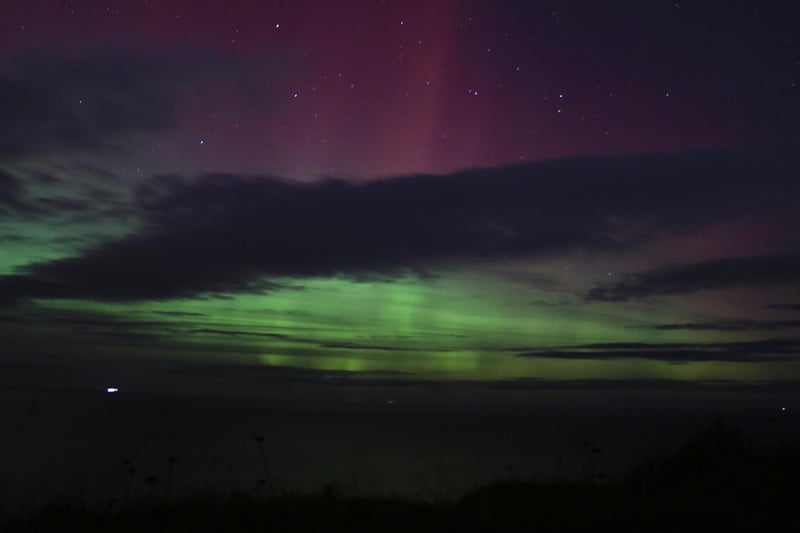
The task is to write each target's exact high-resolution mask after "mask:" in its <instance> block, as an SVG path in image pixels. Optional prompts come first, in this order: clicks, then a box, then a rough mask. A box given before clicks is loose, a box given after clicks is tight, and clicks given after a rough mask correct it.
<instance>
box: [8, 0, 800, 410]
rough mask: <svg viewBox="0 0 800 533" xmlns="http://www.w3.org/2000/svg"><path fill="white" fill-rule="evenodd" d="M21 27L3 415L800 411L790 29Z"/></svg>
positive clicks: (705, 23)
mask: <svg viewBox="0 0 800 533" xmlns="http://www.w3.org/2000/svg"><path fill="white" fill-rule="evenodd" d="M2 12H3V14H2V16H1V17H0V51H2V52H1V53H0V117H2V120H0V337H1V338H2V349H1V350H0V367H2V368H3V372H2V373H0V386H2V388H3V390H4V391H5V392H6V394H11V392H10V391H17V392H18V393H20V394H22V393H25V394H28V393H30V392H32V391H46V393H47V394H60V393H61V392H64V391H71V392H76V393H77V392H81V391H83V392H86V393H89V392H90V391H99V392H100V393H102V394H105V390H106V387H107V386H118V387H120V389H121V390H120V396H122V395H123V394H126V393H130V394H135V393H137V392H140V393H145V392H147V393H165V392H167V391H169V392H171V393H176V394H181V393H185V394H188V393H192V394H196V395H199V396H204V395H210V394H212V393H213V394H215V395H223V396H237V395H239V394H245V393H247V394H252V395H259V394H261V395H268V396H269V395H270V394H272V396H271V397H273V399H276V401H278V400H280V401H283V402H287V401H288V402H291V401H294V400H296V399H297V398H299V397H300V396H301V395H300V394H299V393H296V392H293V391H298V390H300V387H302V386H308V385H309V384H312V385H313V387H321V388H323V389H324V387H325V386H328V385H330V387H335V386H339V385H341V384H342V383H345V384H347V386H350V384H353V383H360V384H363V386H364V387H377V389H378V390H380V391H386V390H389V391H393V392H389V393H384V392H379V393H376V397H379V398H381V401H384V400H386V399H387V398H392V402H393V401H394V398H396V395H398V394H401V393H400V392H399V391H401V390H402V395H404V397H405V398H407V399H409V400H412V399H413V398H415V396H414V393H413V392H409V391H413V390H416V389H414V387H418V386H419V384H420V383H428V384H433V385H435V386H436V387H446V386H451V385H452V386H456V387H466V389H459V391H461V392H459V395H463V398H469V397H470V395H471V394H472V393H470V390H473V389H475V390H477V389H480V390H482V391H484V392H485V388H486V387H489V388H490V389H491V390H495V389H503V390H506V389H508V388H513V389H515V390H516V389H519V390H540V389H547V390H553V389H559V390H560V389H563V390H566V391H576V390H578V391H586V390H597V389H602V390H619V391H625V390H629V389H631V388H637V387H638V388H644V389H647V388H651V387H656V388H658V389H659V390H667V391H669V390H686V388H687V387H689V388H691V389H692V390H706V389H713V390H719V389H720V388H722V389H726V390H734V389H735V390H739V389H738V388H746V389H747V390H750V391H752V390H760V391H763V392H764V393H765V394H767V393H770V392H774V391H784V392H785V391H794V392H796V391H797V384H798V383H800V364H799V363H800V359H798V356H799V354H800V334H798V332H799V330H800V210H798V206H800V179H798V178H800V175H798V168H800V166H799V165H798V163H800V156H798V153H797V147H798V141H800V32H798V31H797V28H798V27H800V7H798V4H797V3H796V2H777V1H775V2H744V1H724V2H723V1H720V2H716V1H703V2H699V1H692V0H681V1H679V2H675V1H660V0H658V1H657V0H652V1H641V0H637V1H618V2H616V1H615V2H595V1H585V2H581V1H560V2H559V1H552V2H543V1H496V2H490V1H477V0H474V1H470V0H464V1H455V0H441V1H390V0H385V1H382V0H359V1H339V0H336V1H325V2H323V1H318V2H313V1H288V0H286V1H273V2H260V1H259V2H256V1H252V2H251V1H241V2H229V3H224V4H223V3H221V2H189V1H174V2H173V1H166V0H163V1H162V0H138V1H120V2H108V1H105V2H99V1H98V2H95V1H84V2H69V1H66V2H65V1H64V0H61V1H58V2H51V1H41V0H29V1H22V0H10V1H9V0H6V1H4V2H3V8H2ZM402 384H405V385H402ZM409 384H411V385H412V386H411V387H410V388H409V386H408V385H409ZM470 387H472V389H471V388H470ZM314 390H317V389H316V388H315V389H314ZM320 390H321V389H320ZM370 390H372V389H370ZM426 390H427V389H426ZM276 391H279V392H276ZM102 394H101V398H105V397H104V396H102ZM319 394H323V396H324V393H319ZM337 394H338V393H337ZM475 394H477V392H476V393H475ZM481 394H483V393H481ZM334 397H335V398H337V399H336V401H341V402H350V401H354V400H353V398H352V397H351V395H350V393H349V392H348V393H347V394H343V395H341V397H339V396H336V395H334ZM481 397H483V396H481ZM326 398H327V397H326ZM416 398H417V400H418V402H420V403H425V402H426V401H428V400H427V399H425V400H422V399H421V398H428V396H425V395H422V394H421V393H420V395H419V396H416ZM459 398H462V396H459ZM304 399H307V398H304ZM326 401H327V400H326ZM465 401H466V400H465ZM781 405H782V404H777V403H776V404H775V405H774V407H775V409H778V408H780V407H781Z"/></svg>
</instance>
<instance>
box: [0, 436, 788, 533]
mask: <svg viewBox="0 0 800 533" xmlns="http://www.w3.org/2000/svg"><path fill="white" fill-rule="evenodd" d="M583 449H584V452H585V453H584V458H583V479H581V480H577V481H576V480H573V481H566V480H521V479H514V478H513V477H509V478H508V479H504V480H498V481H496V482H494V483H492V484H489V485H487V486H483V487H479V488H476V489H474V490H471V491H469V492H467V493H465V494H463V495H461V496H459V497H457V498H455V499H442V500H440V501H415V500H413V499H407V498H389V497H363V496H360V495H358V494H354V495H343V494H341V493H340V491H339V490H338V488H337V487H335V486H330V485H328V486H325V487H323V488H322V490H321V491H320V492H319V493H317V494H306V495H297V494H285V493H282V492H281V491H279V490H276V489H274V488H270V486H269V483H268V482H265V483H263V484H262V486H261V487H259V488H258V489H257V490H255V491H252V492H236V493H232V494H225V495H221V494H216V495H215V494H206V495H197V496H194V497H190V498H184V499H180V500H178V501H170V498H169V497H168V495H167V496H162V494H163V493H160V492H159V493H158V496H156V493H155V491H154V492H153V494H152V495H151V498H150V499H148V500H145V501H139V502H137V503H135V504H134V503H126V502H121V501H116V500H109V501H105V502H98V503H96V504H88V503H86V502H74V501H70V499H69V498H65V499H62V500H58V501H51V502H49V503H47V504H45V505H42V506H40V507H38V508H36V509H30V510H27V511H15V512H13V513H8V514H6V515H4V516H2V519H0V526H3V528H2V530H3V531H7V532H9V533H13V532H33V531H42V532H50V531H58V532H73V531H74V532H84V531H85V532H95V531H97V532H100V531H103V532H105V531H115V532H132V531H148V532H162V531H163V532H182V531H191V532H205V531H230V532H256V531H320V532H321V531H437V532H440V531H523V530H524V531H609V532H610V531H613V532H622V531H728V532H730V531H770V532H776V531H778V532H780V531H799V530H800V485H798V480H800V449H799V448H798V446H797V445H796V444H788V443H787V444H782V445H779V446H778V445H771V446H764V445H757V444H755V441H754V440H753V439H751V438H750V437H749V436H748V435H745V434H743V433H742V432H740V431H739V430H736V429H733V428H730V427H728V426H726V425H725V424H723V423H722V422H721V421H714V422H712V423H710V424H708V426H707V427H705V428H704V429H703V430H702V431H700V432H698V433H697V434H696V435H694V436H693V437H692V438H691V439H690V440H689V441H688V442H686V443H685V444H684V445H683V446H681V447H680V448H678V449H676V450H674V451H672V452H669V453H666V454H663V455H661V456H659V457H656V458H653V459H650V460H647V461H645V462H642V463H639V464H638V465H637V466H635V467H634V468H633V469H632V470H630V471H629V472H628V473H627V474H625V475H624V476H621V477H620V478H619V479H606V478H605V475H604V474H603V472H602V471H601V470H600V469H599V468H598V460H597V457H598V456H599V455H600V454H601V453H602V449H600V448H598V447H595V445H594V444H593V443H591V442H585V443H583Z"/></svg>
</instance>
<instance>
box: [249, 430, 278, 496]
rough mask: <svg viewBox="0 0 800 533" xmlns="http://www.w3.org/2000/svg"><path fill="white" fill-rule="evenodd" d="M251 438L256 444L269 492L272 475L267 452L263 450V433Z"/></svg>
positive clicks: (271, 487) (271, 486)
mask: <svg viewBox="0 0 800 533" xmlns="http://www.w3.org/2000/svg"><path fill="white" fill-rule="evenodd" d="M253 440H255V441H256V444H257V445H258V453H259V456H260V457H261V466H262V467H263V469H264V481H265V483H266V485H267V490H268V491H269V492H270V493H271V492H272V491H273V489H274V486H273V485H272V477H271V476H270V473H269V462H268V461H267V453H266V452H265V451H264V435H254V436H253Z"/></svg>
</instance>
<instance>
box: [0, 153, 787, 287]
mask: <svg viewBox="0 0 800 533" xmlns="http://www.w3.org/2000/svg"><path fill="white" fill-rule="evenodd" d="M792 161H793V159H791V158H789V157H788V156H785V155H782V156H776V155H775V154H770V155H769V156H768V157H767V156H756V155H753V154H736V153H731V152H703V153H683V154H672V155H657V156H635V157H634V156H631V157H612V158H579V159H570V160H562V161H552V162H546V163H540V164H533V165H523V166H514V167H505V168H496V169H481V170H471V171H465V172H459V173H456V174H452V175H447V176H430V175H419V176H409V177H404V178H398V179H389V180H384V181H376V182H369V183H365V184H352V183H344V182H337V181H330V182H325V183H320V184H316V185H303V184H296V183H287V182H283V181H280V180H276V179H271V178H246V177H240V176H234V175H223V174H216V175H209V176H205V177H202V178H201V179H198V180H193V181H192V180H184V179H181V178H178V177H174V176H172V177H171V176H162V177H158V178H156V179H153V180H152V181H150V182H148V183H147V184H146V185H144V186H142V187H141V189H140V190H139V192H138V200H137V201H138V204H137V209H138V211H139V213H140V216H141V218H142V225H141V227H142V229H141V231H139V232H138V233H136V234H134V235H131V236H128V237H125V238H122V239H119V240H116V241H111V242H107V243H105V244H103V245H100V246H97V247H95V248H92V249H89V250H88V251H87V252H85V253H84V255H81V256H78V257H73V258H68V259H61V260H56V261H52V262H47V263H39V264H35V265H31V266H29V267H27V268H26V270H25V271H24V272H20V273H19V274H18V275H14V276H5V277H2V278H0V301H2V300H5V301H14V300H19V299H25V298H30V297H39V298H79V299H100V300H118V301H125V300H162V299H170V298H182V297H194V296H197V295H199V294H218V295H222V294H226V293H235V292H262V293H263V292H269V291H273V290H278V289H283V288H285V286H284V285H281V284H276V283H275V282H271V281H268V280H269V279H270V278H278V277H284V278H285V277H309V276H336V275H345V276H350V277H352V278H355V279H374V278H375V277H378V278H380V279H387V278H390V277H392V276H395V275H397V274H400V273H408V272H412V273H415V274H418V275H419V274H420V273H423V274H424V273H426V272H429V271H432V270H433V271H435V270H436V269H437V268H441V267H446V266H450V265H459V264H464V263H468V262H471V261H475V260H481V261H485V260H491V261H496V260H503V259H508V258H515V257H535V256H542V255H545V254H560V253H566V252H570V251H575V250H596V251H604V252H608V251H614V250H622V249H626V248H627V247H630V246H633V245H636V244H639V243H641V242H642V241H643V240H646V239H649V238H652V237H653V236H654V235H664V234H665V233H666V234H668V233H670V232H679V231H684V230H687V229H690V228H696V227H697V225H701V224H704V223H706V222H709V221H718V220H720V219H724V218H725V217H735V216H737V214H738V213H740V212H741V211H744V212H747V213H748V215H751V216H752V215H758V214H761V213H763V214H774V213H783V214H786V213H794V210H795V207H796V205H797V200H798V198H800V194H799V193H800V183H799V182H798V180H797V179H796V177H795V175H794V174H793V173H792V172H791V171H790V169H792V168H795V166H796V165H794V164H792ZM712 207H713V209H712ZM728 261H733V264H730V263H729V262H728ZM737 261H738V262H737ZM786 261H789V265H788V266H787V264H786ZM792 261H794V262H793V263H792ZM767 262H768V264H769V265H770V266H767V267H765V266H764V265H762V263H761V262H759V261H758V260H757V259H744V260H725V261H722V262H719V264H717V263H713V262H712V263H709V264H707V265H699V266H698V265H690V266H687V267H673V268H671V269H666V270H659V271H656V272H654V273H650V274H644V275H640V276H638V277H634V278H632V279H629V280H627V281H625V282H623V284H622V285H620V286H612V287H610V288H603V289H596V290H595V291H593V293H592V297H593V299H604V300H615V299H619V300H622V299H627V298H632V297H638V296H639V295H647V294H653V293H664V292H667V293H669V292H686V291H687V290H696V289H687V288H686V287H687V283H690V282H691V280H695V281H694V283H695V285H696V286H704V285H709V284H713V283H717V284H720V285H721V286H724V284H725V283H727V284H728V285H730V284H734V283H736V282H740V283H750V282H753V281H754V280H755V281H756V282H757V281H758V280H759V279H761V278H759V276H766V278H765V281H764V282H765V283H766V282H773V283H776V282H780V281H781V280H783V279H789V278H794V277H797V276H798V272H800V269H798V268H796V265H797V263H798V262H800V256H798V255H796V254H795V255H785V256H780V257H775V258H771V259H770V260H769V261H767ZM751 263H752V264H751ZM792 265H795V266H792ZM733 266H735V267H738V270H736V271H735V272H736V273H735V274H731V273H730V272H729V271H728V268H729V267H733ZM697 270H699V273H698V272H697ZM706 271H708V272H706ZM697 278H699V279H700V281H697ZM687 280H688V281H687ZM725 280H727V281H725ZM688 286H691V285H688Z"/></svg>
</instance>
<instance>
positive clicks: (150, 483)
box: [144, 474, 158, 504]
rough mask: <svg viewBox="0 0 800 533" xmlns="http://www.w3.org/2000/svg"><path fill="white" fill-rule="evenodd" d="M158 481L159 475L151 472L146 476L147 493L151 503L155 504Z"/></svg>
mask: <svg viewBox="0 0 800 533" xmlns="http://www.w3.org/2000/svg"><path fill="white" fill-rule="evenodd" d="M156 481H158V476H156V475H155V474H150V475H149V476H147V477H146V478H144V482H145V483H146V484H147V493H148V497H149V499H150V504H153V503H155V501H156V489H155V487H156Z"/></svg>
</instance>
